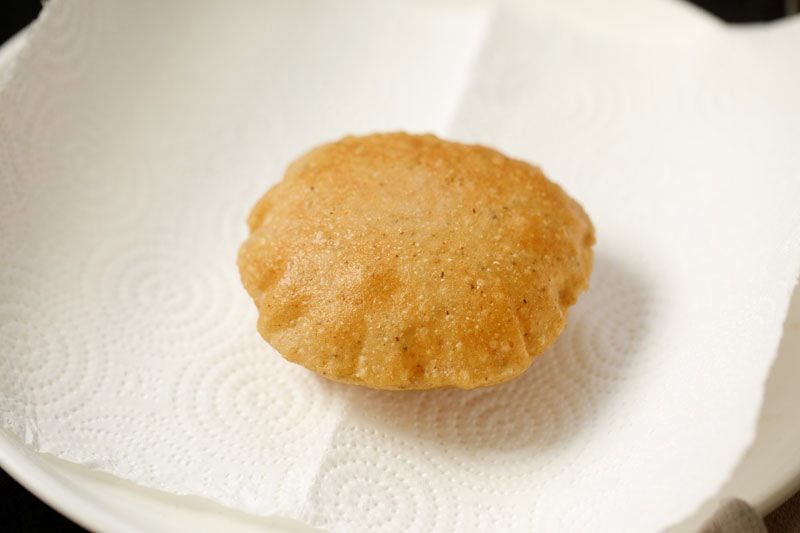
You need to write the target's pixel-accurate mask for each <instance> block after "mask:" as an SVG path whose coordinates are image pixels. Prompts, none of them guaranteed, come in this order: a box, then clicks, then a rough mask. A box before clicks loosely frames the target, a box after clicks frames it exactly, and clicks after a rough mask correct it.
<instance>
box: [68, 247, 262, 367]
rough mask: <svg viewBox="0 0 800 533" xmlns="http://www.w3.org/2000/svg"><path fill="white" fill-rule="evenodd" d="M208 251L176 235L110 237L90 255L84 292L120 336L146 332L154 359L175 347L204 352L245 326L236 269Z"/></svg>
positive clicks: (170, 351)
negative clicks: (156, 351)
mask: <svg viewBox="0 0 800 533" xmlns="http://www.w3.org/2000/svg"><path fill="white" fill-rule="evenodd" d="M208 253H209V251H208V250H204V249H202V248H199V246H197V244H196V243H187V242H185V241H183V240H181V239H180V237H177V236H175V235H173V236H171V237H166V236H164V237H162V236H158V235H154V234H148V233H145V232H142V233H129V234H121V235H114V236H113V237H112V238H110V239H109V240H107V241H105V242H103V243H102V244H101V246H100V247H99V248H97V249H96V250H95V251H94V253H93V254H92V255H91V257H89V259H88V261H87V263H86V268H85V271H84V275H83V287H84V288H83V291H84V293H85V294H89V295H93V296H94V297H95V298H97V299H98V300H99V304H100V305H101V306H103V309H104V312H105V313H106V315H107V316H108V317H109V319H114V320H116V321H117V324H118V325H119V327H120V328H122V331H123V332H125V333H126V334H132V333H133V332H142V331H146V332H147V337H148V338H150V339H151V340H153V341H157V342H158V343H159V344H161V345H162V350H161V352H162V353H159V354H154V355H157V356H158V357H164V356H170V355H172V353H173V351H174V349H175V348H178V349H185V348H191V347H197V348H200V349H207V348H208V347H209V346H211V345H214V344H218V343H220V342H223V341H224V340H226V339H227V338H229V337H232V336H233V337H235V336H236V335H237V334H238V332H241V331H243V330H244V328H245V327H247V326H248V324H246V323H245V322H244V320H243V310H242V306H241V305H237V304H240V303H241V302H240V301H237V299H236V295H237V294H238V293H237V292H236V290H237V288H238V287H237V285H236V283H237V282H238V280H237V278H236V273H235V271H234V270H233V268H232V267H231V268H228V269H227V270H226V269H225V268H224V267H223V266H222V265H221V264H220V263H219V261H218V260H217V259H211V258H209V257H207V256H206V254H208ZM126 328H127V329H126ZM139 336H141V334H140V333H139ZM177 355H179V354H177Z"/></svg>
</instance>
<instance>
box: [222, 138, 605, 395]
mask: <svg viewBox="0 0 800 533" xmlns="http://www.w3.org/2000/svg"><path fill="white" fill-rule="evenodd" d="M247 223H248V225H249V227H250V236H249V237H248V239H247V240H246V241H245V242H244V244H243V245H242V246H241V249H240V250H239V258H238V264H239V270H240V273H241V278H242V282H243V284H244V287H245V288H246V290H247V292H248V293H249V294H250V296H251V297H252V298H253V300H254V301H255V304H256V307H257V308H258V312H259V318H258V331H259V332H260V334H261V336H262V337H263V338H264V339H265V340H266V341H267V342H268V343H269V344H271V345H272V346H273V347H274V348H275V349H276V350H277V351H278V352H280V353H281V355H283V357H285V358H286V359H288V360H289V361H292V362H294V363H298V364H300V365H303V366H304V367H306V368H308V369H311V370H313V371H315V372H318V373H320V374H322V375H323V376H326V377H328V378H330V379H332V380H336V381H340V382H344V383H350V384H357V385H364V386H367V387H372V388H377V389H392V390H401V389H436V388H450V387H458V388H463V389H472V388H475V387H483V386H489V385H495V384H498V383H502V382H505V381H508V380H510V379H512V378H513V377H515V376H517V375H519V374H520V373H522V372H523V371H525V370H526V369H527V368H528V367H529V366H530V364H531V362H532V361H533V359H534V357H536V356H537V355H539V354H541V353H542V352H544V351H545V350H546V349H547V348H548V347H549V346H550V345H551V344H552V343H553V342H554V341H555V340H556V338H557V337H558V336H559V335H560V334H561V332H562V331H563V330H564V327H565V325H566V320H567V312H568V309H569V307H570V306H571V305H573V304H574V303H575V301H576V299H577V298H578V295H579V293H580V292H581V291H583V290H584V289H586V288H587V287H588V281H589V275H590V273H591V270H592V249H591V247H592V244H593V243H594V229H593V226H592V223H591V221H590V220H589V218H588V216H587V215H586V213H585V212H584V210H583V209H582V208H581V206H580V205H579V204H578V203H577V202H576V201H575V200H573V199H572V198H570V197H569V196H567V194H566V193H565V192H564V191H563V190H562V189H561V187H559V186H558V185H556V184H555V183H553V182H551V181H549V180H548V179H547V178H546V177H545V176H544V174H543V173H542V172H541V170H539V168H537V167H535V166H532V165H530V164H528V163H525V162H523V161H518V160H515V159H511V158H509V157H506V156H504V155H503V154H501V153H499V152H497V151H495V150H492V149H490V148H486V147H483V146H475V145H465V144H459V143H455V142H448V141H444V140H441V139H439V138H437V137H435V136H433V135H410V134H406V133H387V134H376V135H369V136H366V137H346V138H344V139H342V140H340V141H338V142H334V143H331V144H326V145H323V146H320V147H317V148H315V149H313V150H311V151H310V152H309V153H307V154H306V155H304V156H302V157H300V158H299V159H298V160H296V161H295V162H293V163H292V164H291V165H290V166H289V168H288V170H287V171H286V174H285V176H284V177H283V180H282V181H280V182H279V183H277V184H276V185H275V186H274V187H272V188H271V189H270V190H269V191H268V192H267V193H266V194H265V195H264V196H263V197H262V198H261V199H260V200H259V201H258V203H257V204H256V205H255V207H254V208H253V210H252V212H251V213H250V216H249V218H248V220H247Z"/></svg>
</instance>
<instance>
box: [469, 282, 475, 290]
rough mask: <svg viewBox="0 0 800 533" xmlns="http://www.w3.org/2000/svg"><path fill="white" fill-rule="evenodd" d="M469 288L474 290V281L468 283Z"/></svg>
mask: <svg viewBox="0 0 800 533" xmlns="http://www.w3.org/2000/svg"><path fill="white" fill-rule="evenodd" d="M469 288H470V289H472V290H473V291H474V290H475V284H474V283H470V284H469Z"/></svg>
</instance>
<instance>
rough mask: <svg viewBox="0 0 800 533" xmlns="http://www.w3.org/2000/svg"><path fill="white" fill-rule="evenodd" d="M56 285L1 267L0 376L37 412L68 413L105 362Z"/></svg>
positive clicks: (84, 398)
mask: <svg viewBox="0 0 800 533" xmlns="http://www.w3.org/2000/svg"><path fill="white" fill-rule="evenodd" d="M56 291H58V287H55V286H53V285H52V284H51V283H49V282H48V280H46V279H44V278H40V277H38V276H36V275H33V274H31V273H29V272H23V271H20V270H18V269H15V268H14V267H13V266H10V265H4V266H2V268H1V269H0V353H2V357H0V375H2V378H0V379H2V380H6V381H7V382H6V383H5V386H4V387H3V389H2V390H10V391H16V393H17V394H18V395H19V397H20V398H26V401H28V402H30V404H31V405H33V406H35V407H36V409H37V411H38V413H39V416H40V417H42V418H46V417H47V416H48V415H60V416H64V415H70V414H72V413H74V412H75V411H77V410H79V409H81V408H82V407H83V406H84V405H86V404H88V403H90V402H91V400H92V398H93V397H94V396H95V395H96V394H97V392H98V389H99V387H98V383H102V382H103V379H104V376H105V372H106V366H107V361H106V359H105V357H104V356H100V357H98V356H97V352H96V350H95V346H94V345H93V343H92V342H91V339H90V336H87V335H84V334H83V333H82V332H81V330H80V329H79V328H78V327H76V325H77V324H76V323H75V322H74V320H73V319H72V317H73V316H75V315H76V314H78V313H76V309H75V307H74V306H72V305H71V303H70V301H68V300H65V299H61V300H52V295H53V294H57V292H56Z"/></svg>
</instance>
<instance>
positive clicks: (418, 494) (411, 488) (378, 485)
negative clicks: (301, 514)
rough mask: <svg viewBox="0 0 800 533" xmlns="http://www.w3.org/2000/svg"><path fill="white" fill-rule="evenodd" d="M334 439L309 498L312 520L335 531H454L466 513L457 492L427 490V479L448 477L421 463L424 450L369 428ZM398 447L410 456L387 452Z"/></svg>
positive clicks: (437, 489) (435, 466)
mask: <svg viewBox="0 0 800 533" xmlns="http://www.w3.org/2000/svg"><path fill="white" fill-rule="evenodd" d="M337 437H338V438H337V442H336V443H335V445H334V446H333V447H332V449H331V450H330V451H329V452H328V455H327V456H326V458H325V461H324V462H323V464H322V466H321V467H320V469H319V474H318V477H317V480H316V483H315V486H314V487H313V489H312V492H311V494H310V498H309V499H310V502H309V503H310V504H311V505H309V506H308V508H309V509H312V510H314V514H313V516H310V517H308V518H309V519H310V520H311V521H312V522H314V523H321V524H328V523H331V522H334V523H336V525H337V529H338V530H340V531H356V530H358V531H419V530H430V531H435V530H437V529H452V530H458V529H459V524H458V522H459V520H460V519H463V518H464V515H465V513H464V512H463V511H464V509H461V508H460V505H459V499H458V497H457V493H456V492H455V491H452V490H447V488H446V487H445V488H443V487H442V486H440V485H439V484H437V486H436V488H435V489H434V487H433V486H431V483H430V481H429V476H435V477H438V476H443V475H447V473H446V472H444V471H442V470H441V469H439V468H438V466H437V465H436V464H435V463H433V462H429V461H426V460H425V453H424V450H423V449H413V450H412V448H414V444H413V443H411V442H408V443H405V444H404V443H403V442H397V440H396V438H394V437H391V436H388V435H386V434H379V433H377V432H376V431H374V430H371V429H368V428H347V429H344V430H342V431H340V432H339V434H338V435H337ZM398 447H401V448H402V447H405V448H406V450H405V451H406V452H410V453H408V457H407V458H405V459H404V458H402V457H398V456H395V455H394V454H393V453H392V449H397V448H398ZM464 526H465V525H464V524H462V527H464Z"/></svg>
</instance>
